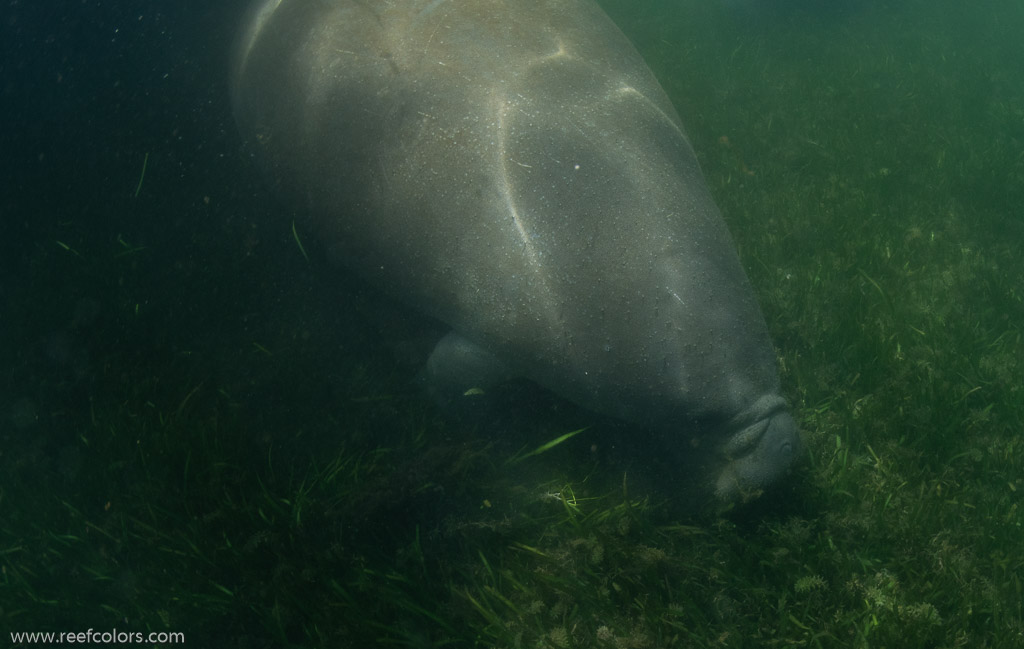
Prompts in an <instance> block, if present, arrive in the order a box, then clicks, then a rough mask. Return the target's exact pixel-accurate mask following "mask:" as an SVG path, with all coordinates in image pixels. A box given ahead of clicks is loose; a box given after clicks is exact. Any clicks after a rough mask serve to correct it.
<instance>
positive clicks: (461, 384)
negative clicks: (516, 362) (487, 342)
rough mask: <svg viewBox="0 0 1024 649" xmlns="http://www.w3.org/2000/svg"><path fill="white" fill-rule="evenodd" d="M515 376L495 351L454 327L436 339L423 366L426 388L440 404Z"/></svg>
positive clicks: (484, 390) (485, 389)
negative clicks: (435, 343)
mask: <svg viewBox="0 0 1024 649" xmlns="http://www.w3.org/2000/svg"><path fill="white" fill-rule="evenodd" d="M514 376H515V375H513V374H512V372H511V371H510V370H509V369H508V366H506V365H505V363H503V362H501V361H500V360H498V358H497V357H496V356H495V355H494V354H492V353H491V352H489V351H487V350H486V349H484V348H483V347H481V346H479V345H477V344H476V343H474V342H472V341H470V340H468V339H466V338H464V337H462V336H460V335H459V334H457V333H455V332H454V331H453V332H450V333H449V334H448V335H446V336H445V337H444V338H442V339H441V340H440V341H438V343H437V345H435V346H434V351H433V352H431V354H430V358H428V359H427V364H426V367H424V369H423V377H424V380H425V382H426V385H427V391H428V392H429V393H430V395H431V396H432V397H433V398H434V399H435V400H436V401H437V402H438V403H440V404H442V405H443V406H450V405H452V404H453V403H455V402H456V401H458V400H459V399H462V398H463V397H467V396H471V395H473V394H474V393H475V394H479V393H480V392H484V393H486V392H488V391H489V390H490V389H491V388H493V387H494V386H496V385H498V384H500V383H504V382H506V381H508V380H510V379H512V378H514Z"/></svg>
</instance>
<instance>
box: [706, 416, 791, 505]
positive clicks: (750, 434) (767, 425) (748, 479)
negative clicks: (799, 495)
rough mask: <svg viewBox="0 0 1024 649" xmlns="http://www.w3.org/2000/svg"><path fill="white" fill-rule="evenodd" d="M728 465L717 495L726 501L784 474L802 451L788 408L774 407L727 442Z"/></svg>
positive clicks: (754, 491) (720, 477)
mask: <svg viewBox="0 0 1024 649" xmlns="http://www.w3.org/2000/svg"><path fill="white" fill-rule="evenodd" d="M723 452H724V455H725V458H726V465H725V468H724V469H722V471H721V472H720V473H719V474H718V479H717V481H716V483H715V495H716V496H717V497H718V498H719V499H720V500H723V501H726V502H728V501H735V500H740V501H742V500H746V499H748V498H749V497H751V496H755V495H757V494H758V493H759V492H760V491H761V490H763V489H764V488H765V487H767V486H769V485H771V484H772V483H774V482H775V481H776V480H778V478H779V477H780V476H782V474H784V473H785V472H786V471H787V470H788V469H789V468H790V466H792V464H793V462H794V461H795V460H796V457H797V455H798V454H799V452H800V433H799V432H798V430H797V426H796V421H795V420H794V419H793V416H792V415H790V414H789V412H788V411H787V410H774V411H773V412H771V413H768V414H767V415H766V416H764V417H763V418H761V419H759V420H757V421H755V422H754V423H752V424H750V425H749V426H746V427H745V428H743V429H742V430H740V431H738V432H737V433H736V434H734V435H733V436H732V438H730V439H729V441H728V442H726V444H725V446H724V448H723Z"/></svg>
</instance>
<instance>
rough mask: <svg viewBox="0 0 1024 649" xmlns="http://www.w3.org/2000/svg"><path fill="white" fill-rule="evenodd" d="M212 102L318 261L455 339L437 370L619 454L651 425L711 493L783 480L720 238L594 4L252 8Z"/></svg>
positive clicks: (781, 439) (441, 350)
mask: <svg viewBox="0 0 1024 649" xmlns="http://www.w3.org/2000/svg"><path fill="white" fill-rule="evenodd" d="M233 86H234V87H233V91H234V100H235V111H236V115H237V118H238V121H239V123H240V126H241V130H242V133H243V135H244V137H245V138H246V139H247V140H248V143H249V145H250V147H251V148H252V149H253V151H254V154H255V155H256V157H257V158H258V159H259V160H260V161H261V162H262V163H263V164H264V165H265V166H266V170H267V172H268V176H267V177H268V178H270V179H271V180H272V182H273V183H274V184H275V185H276V186H277V189H279V190H280V191H282V192H283V193H284V194H285V195H286V196H290V197H291V199H292V200H293V201H295V202H297V203H299V204H300V205H301V206H302V207H304V208H305V211H306V213H308V214H309V215H310V218H312V219H313V220H314V221H315V226H312V227H315V228H316V230H317V231H318V233H319V236H321V237H322V238H323V240H324V241H325V242H326V245H327V246H328V248H329V249H330V250H331V251H332V253H334V254H336V255H337V257H338V258H339V259H340V260H342V262H343V263H344V264H345V265H347V266H350V267H351V268H353V269H355V270H357V271H358V272H360V273H362V274H363V275H364V276H366V277H368V278H369V279H370V280H371V281H373V282H374V283H376V284H377V285H379V286H380V287H382V288H383V289H385V290H387V291H389V292H391V293H392V294H393V295H395V296H397V297H400V298H402V299H404V300H406V301H407V302H410V303H411V304H413V305H414V306H416V307H418V308H419V309H421V310H422V311H424V312H425V313H428V314H430V315H432V316H434V317H436V318H438V319H440V320H441V321H443V322H445V323H447V324H448V325H450V326H451V327H452V330H453V332H454V333H453V334H452V335H451V336H449V337H448V338H447V339H446V341H442V344H440V345H439V347H438V350H437V351H436V352H435V354H434V356H433V357H432V358H431V367H433V368H435V370H436V371H432V373H433V374H434V375H435V376H437V377H439V378H440V379H442V380H445V381H452V380H453V379H452V377H453V376H455V377H458V376H459V375H460V372H462V370H463V369H465V372H462V373H463V374H465V375H466V376H465V379H464V385H465V386H466V387H471V386H473V385H474V384H476V383H477V382H478V381H492V382H493V381H497V380H500V379H502V378H507V377H508V376H522V377H526V378H529V379H531V380H533V381H536V382H537V383H539V384H541V385H543V386H545V387H547V388H548V389H550V390H552V391H554V392H556V393H558V394H560V395H562V396H564V397H566V398H568V399H570V400H573V401H575V402H577V403H579V404H581V405H583V406H585V407H587V408H589V409H592V410H594V411H597V412H601V413H606V414H610V415H613V416H615V417H619V418H621V419H624V420H626V421H629V422H634V423H636V424H639V425H640V426H638V432H637V435H638V443H642V441H639V440H642V439H643V438H642V435H643V433H642V432H641V429H642V428H644V427H646V428H649V429H656V430H657V431H660V433H661V437H662V438H665V439H668V440H669V444H670V445H671V446H672V449H671V451H672V452H675V453H678V454H679V456H680V457H681V458H683V457H686V458H687V459H688V462H687V466H692V467H697V469H696V470H699V471H700V472H706V473H707V475H706V476H704V477H703V478H702V481H703V483H704V484H706V487H707V489H708V490H709V491H713V492H714V493H715V494H717V496H719V497H720V498H722V499H726V500H728V499H735V498H739V497H746V496H749V495H751V494H753V493H756V492H758V491H759V490H760V489H761V488H763V487H765V486H767V485H768V484H770V483H771V482H772V481H774V480H775V479H776V478H777V477H778V476H779V475H780V474H782V473H783V472H785V471H786V469H787V468H788V467H789V466H790V464H791V463H792V461H793V459H794V458H795V456H796V454H797V450H798V448H799V436H798V434H797V429H796V425H795V423H794V421H793V419H792V417H791V416H790V415H789V413H788V411H787V409H786V406H785V404H784V402H783V401H782V399H781V397H780V396H779V381H778V376H777V370H776V365H775V358H774V352H773V349H772V346H771V342H770V341H769V338H768V334H767V329H766V327H765V324H764V320H763V318H762V316H761V313H760V309H759V308H758V305H757V302H756V300H755V297H754V294H753V291H752V289H751V287H750V285H749V283H748V281H747V279H746V276H745V275H744V273H743V270H742V268H741V266H740V263H739V260H738V258H737V256H736V253H735V250H734V247H733V243H732V241H731V238H730V236H729V233H728V231H727V230H726V227H725V224H724V223H723V221H722V218H721V216H720V215H719V212H718V209H717V208H716V207H715V205H714V203H713V202H712V200H711V196H710V195H709V193H708V189H707V187H706V185H705V183H704V180H703V177H702V175H701V172H700V169H699V167H698V164H697V160H696V158H695V156H694V153H693V150H692V149H691V147H690V144H689V142H688V140H687V138H686V135H685V134H684V132H683V128H682V124H681V122H680V120H679V117H678V116H677V115H676V112H675V109H674V108H673V107H672V104H671V103H670V102H669V100H668V98H667V97H666V96H665V94H664V92H663V91H662V90H661V88H660V86H659V85H658V83H657V81H655V79H654V77H653V75H652V74H651V72H650V70H649V69H648V68H647V66H646V65H645V64H644V62H643V60H642V59H641V58H640V56H639V54H638V53H637V52H636V50H635V49H634V48H633V46H632V45H631V44H630V43H629V41H628V40H627V39H626V38H625V37H624V36H623V35H622V33H621V32H620V31H619V30H618V29H617V28H616V27H615V26H614V25H613V24H612V23H611V21H610V20H609V19H608V18H607V17H606V16H605V15H604V13H602V11H601V10H600V9H599V8H598V7H597V6H596V5H595V4H593V2H591V1H590V0H322V1H318V2H314V1H312V0H270V1H269V2H268V1H264V2H262V3H261V4H260V5H259V6H258V7H257V8H255V9H254V10H253V12H252V14H251V17H250V20H249V23H248V25H247V26H246V29H245V30H244V33H243V35H242V37H241V39H240V45H239V53H238V59H237V62H236V65H235V71H234V79H233ZM453 368H454V371H453ZM429 369H430V368H428V370H429ZM652 437H653V436H652ZM694 460H696V461H694Z"/></svg>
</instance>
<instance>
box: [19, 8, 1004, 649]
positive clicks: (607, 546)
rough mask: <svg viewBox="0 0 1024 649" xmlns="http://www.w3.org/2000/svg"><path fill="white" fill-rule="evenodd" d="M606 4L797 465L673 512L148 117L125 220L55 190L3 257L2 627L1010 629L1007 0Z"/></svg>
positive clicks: (365, 633)
mask: <svg viewBox="0 0 1024 649" xmlns="http://www.w3.org/2000/svg"><path fill="white" fill-rule="evenodd" d="M606 4H607V6H608V10H609V12H610V14H611V15H612V17H613V18H614V19H615V20H616V21H617V22H618V23H619V24H620V25H622V27H623V29H624V30H625V31H626V32H627V34H628V35H629V36H630V37H631V38H632V39H633V40H634V41H635V42H636V43H637V45H638V47H639V49H640V50H641V52H642V53H643V54H644V56H645V58H646V59H647V61H648V62H649V63H650V64H651V66H652V68H653V69H654V71H655V73H656V74H657V75H658V77H659V79H660V80H661V81H662V83H663V85H664V86H665V88H666V91H667V92H668V93H669V95H670V96H671V97H672V99H673V101H675V102H676V103H677V105H678V106H679V110H680V113H681V114H682V116H683V119H684V121H685V122H686V125H687V128H688V131H689V133H690V136H691V138H692V141H693V144H694V148H695V149H696V150H697V152H698V155H699V156H700V158H701V163H702V165H703V167H704V171H705V174H706V175H707V178H708V183H709V186H710V187H711V189H712V191H713V193H714V194H715V198H716V201H717V202H718V204H719V206H720V207H721V208H722V211H723V214H724V216H725V218H726V219H727V221H728V222H729V225H730V228H731V230H732V232H733V235H734V237H735V239H736V242H737V245H738V248H739V250H740V254H741V258H742V260H743V263H744V266H745V268H746V270H747V272H748V274H749V276H750V279H751V281H752V283H753V284H754V286H755V288H756V289H757V291H758V293H759V298H760V300H761V304H762V308H763V310H764V313H765V317H766V319H767V321H768V324H769V327H770V329H771V332H772V337H773V340H774V342H775V345H776V347H777V349H778V354H779V359H780V364H781V368H782V377H783V385H784V386H785V388H786V390H787V397H788V398H789V399H790V401H791V403H792V404H793V406H794V411H795V416H796V417H797V419H798V421H799V423H800V424H801V428H802V431H803V434H804V440H805V442H806V458H805V459H804V461H803V462H802V463H801V464H800V465H799V467H798V468H797V469H796V470H795V471H794V475H793V476H792V477H791V479H790V480H789V481H788V482H787V483H786V484H784V485H781V486H780V488H779V489H778V490H776V491H774V492H772V493H769V494H765V496H764V497H763V498H761V499H760V500H757V501H754V502H752V503H747V504H743V505H737V506H733V507H724V508H718V509H714V508H712V509H706V510H702V511H699V512H696V513H694V512H690V511H683V510H684V509H685V508H684V507H683V506H682V505H684V504H685V503H680V502H679V501H680V500H681V499H685V497H684V496H683V495H681V491H680V490H679V489H676V487H677V486H678V484H677V483H676V481H675V480H673V478H672V475H671V472H670V471H656V472H650V471H648V467H649V463H655V462H656V456H657V449H654V448H639V449H628V450H624V449H622V448H621V445H622V444H623V440H627V442H628V440H629V439H630V438H629V437H628V435H626V434H624V433H623V431H621V430H615V431H610V430H609V427H610V425H609V424H607V422H601V421H599V420H596V419H595V418H594V417H592V416H591V415H589V414H587V413H584V412H581V411H579V410H578V409H575V408H573V407H571V406H567V405H566V404H562V403H560V402H557V401H556V400H553V399H550V398H546V397H543V395H537V394H536V393H535V392H531V391H530V390H529V388H524V387H523V386H518V387H513V388H512V391H513V392H515V391H517V390H518V391H519V394H513V395H511V396H509V397H508V398H507V399H504V400H503V404H504V405H506V406H511V407H510V408H507V410H513V411H516V410H518V411H517V412H513V413H512V414H509V413H508V412H502V410H506V409H505V408H495V409H494V410H489V411H487V412H485V413H484V416H483V417H481V418H479V419H476V420H473V419H469V420H466V421H462V420H451V419H446V418H444V417H442V416H441V414H440V413H439V412H438V411H437V409H436V408H435V407H434V406H433V405H432V404H431V403H430V402H429V401H428V400H427V399H426V398H424V397H423V396H422V395H421V394H420V393H419V392H418V390H417V388H416V386H415V385H414V381H413V377H414V376H415V373H416V371H417V370H418V368H419V365H420V363H421V362H422V360H423V359H424V357H425V355H426V353H427V352H428V351H429V349H430V342H432V340H431V339H430V335H431V334H432V332H429V331H428V333H426V334H425V333H423V328H424V323H422V322H420V321H417V320H415V317H414V316H411V315H410V314H408V313H407V312H406V311H404V310H402V309H401V308H400V307H397V306H395V305H393V304H390V303H388V302H386V301H384V300H383V299H381V298H380V297H379V296H377V295H376V294H375V293H374V292H373V291H371V290H370V289H369V288H367V287H365V286H362V285H361V284H359V283H358V282H355V281H352V282H351V283H349V284H346V285H343V286H339V285H338V283H339V280H338V279H337V274H336V270H335V269H334V267H333V266H332V265H331V264H330V263H329V262H328V261H327V260H326V256H327V255H326V254H325V252H324V251H323V250H319V249H317V248H316V246H315V243H314V242H312V241H310V238H309V237H304V236H302V235H303V234H304V233H303V232H302V230H301V227H300V228H299V229H296V226H295V225H294V223H293V222H292V221H291V219H274V218H271V216H270V215H269V212H270V211H271V210H272V209H275V208H273V207H272V206H265V205H260V204H259V203H258V201H257V200H250V201H249V202H247V203H244V204H243V205H242V206H241V207H240V206H239V203H238V200H239V199H238V197H237V196H229V195H221V194H217V193H216V191H210V190H209V189H205V188H204V189H203V190H202V191H198V190H197V191H193V192H191V193H189V192H181V191H177V190H176V191H171V185H169V184H168V181H167V180H166V179H167V175H168V174H170V172H169V171H168V167H169V166H170V165H169V164H168V160H167V159H166V156H165V155H162V154H161V152H160V151H159V150H152V151H151V152H149V153H147V150H146V149H140V150H139V151H138V152H137V155H136V156H135V157H134V158H133V159H132V165H133V166H131V167H130V168H129V167H127V166H126V167H125V168H126V172H125V174H126V175H125V178H124V190H123V193H124V194H125V200H124V202H123V203H119V204H116V205H114V206H112V207H109V208H108V207H107V206H103V207H102V208H99V207H97V208H94V209H97V210H99V209H110V210H114V211H117V212H118V213H117V214H115V215H114V216H112V217H111V218H112V219H114V220H115V222H116V227H114V226H112V227H111V228H110V229H109V230H107V229H102V228H96V227H95V225H94V224H95V222H91V221H89V220H87V219H84V218H75V215H77V214H79V212H77V211H75V210H78V209H79V208H78V207H77V204H78V201H71V199H69V202H74V203H75V205H76V207H75V208H74V210H72V209H71V208H69V209H68V213H69V214H70V215H71V216H68V215H62V216H59V217H57V216H55V217H54V218H53V220H52V223H50V222H47V223H48V225H45V226H43V225H40V226H38V228H39V229H38V230H36V231H34V232H33V234H34V236H35V239H34V240H33V244H32V245H30V246H27V247H26V248H25V249H24V250H23V251H21V252H20V253H19V257H18V261H17V263H18V264H19V266H18V268H20V269H21V270H23V271H24V272H25V277H27V278H28V281H24V282H7V283H5V284H4V285H3V286H2V287H0V288H2V289H3V293H4V299H5V301H6V303H5V304H4V306H3V309H4V311H3V313H2V314H0V315H2V317H3V320H2V321H0V322H2V325H3V326H2V327H0V368H2V374H0V628H2V631H3V633H5V634H6V633H8V632H11V631H22V630H24V631H33V630H38V631H79V630H85V629H88V628H96V629H106V628H114V627H116V628H118V629H128V630H142V631H149V630H155V631H179V632H183V633H184V634H185V637H186V642H187V643H189V644H192V645H196V646H211V647H212V646H217V647H225V648H231V647H237V648H243V647H325V646H330V647H366V646H377V645H389V646H404V647H481V648H484V647H486V648H500V649H518V648H530V649H533V648H545V649H553V648H558V649H561V648H570V647H601V648H604V647H607V648H615V649H622V648H627V649H633V648H635V649H645V648H648V647H650V648H660V647H700V648H705V647H822V648H825V647H865V648H866V647H901V648H902V647H907V648H915V647H920V648H922V649H923V648H953V647H971V648H975V647H984V648H999V649H1003V648H1019V647H1022V646H1024V592H1022V579H1024V543H1022V542H1021V539H1022V538H1024V527H1022V526H1024V512H1022V507H1021V503H1022V494H1024V367H1022V362H1024V361H1022V360H1021V359H1024V340H1022V325H1024V250H1022V248H1024V213H1022V207H1021V206H1022V205H1024V156H1022V155H1021V152H1022V151H1024V68H1021V66H1019V65H1016V64H1014V63H1013V62H1016V61H1020V60H1022V59H1024V57H1022V56H1021V55H1022V52H1021V44H1020V42H1019V38H1018V37H1017V36H1016V34H1018V33H1019V28H1020V27H1021V26H1022V25H1024V15H1022V10H1021V8H1020V7H1018V6H1016V5H1014V4H1012V3H1008V2H1007V3H999V4H992V5H990V6H988V7H987V8H986V9H984V10H982V9H978V8H976V7H973V8H972V7H959V6H957V5H954V4H952V3H945V2H929V3H924V2H920V3H917V2H911V3H902V4H901V5H900V6H898V7H893V6H889V5H887V4H885V3H867V2H865V3H863V4H862V5H859V6H858V7H857V8H856V9H852V8H851V9H850V10H849V11H847V12H845V13H843V14H842V15H839V16H837V15H835V14H829V15H827V16H824V15H815V14H813V13H810V12H794V13H786V14H785V15H783V16H779V17H777V18H776V19H775V20H776V22H766V21H770V20H772V19H771V17H770V16H766V15H765V14H763V13H761V14H758V17H757V18H758V19H757V21H752V22H743V20H742V17H741V18H737V17H736V15H735V14H733V13H730V11H732V9H731V8H730V7H728V6H723V5H713V4H711V3H693V6H691V4H689V3H688V4H686V5H685V8H683V9H680V8H679V7H678V6H677V5H674V4H673V5H671V6H669V5H663V4H645V5H644V6H643V7H639V8H638V7H636V6H635V4H634V3H629V2H626V1H625V0H621V1H617V2H609V3H606ZM807 4H808V3H803V4H802V5H801V6H805V5H807ZM847 6H850V5H849V3H848V4H847ZM238 173H239V174H240V176H239V177H244V174H243V172H242V171H238ZM143 178H144V179H145V182H143ZM216 184H218V185H220V186H227V185H226V183H224V182H223V181H220V182H218V183H216ZM175 201H177V202H175ZM26 210H28V208H26ZM243 213H244V215H245V216H244V217H243V216H239V215H240V214H243ZM181 214H186V215H187V217H182V216H181ZM140 215H146V220H141V219H140ZM182 219H184V223H186V224H187V226H182V227H183V229H185V230H187V232H188V235H187V237H185V238H183V239H176V240H173V241H171V240H168V239H165V238H162V237H161V236H157V235H155V234H153V233H152V232H151V231H148V230H146V227H149V228H154V227H158V226H155V225H153V224H154V223H161V224H173V223H175V222H176V220H178V221H181V220H182ZM268 223H277V224H283V225H282V226H281V227H280V228H277V229H272V228H271V227H270V226H268V225H266V224H268ZM257 224H259V225H257ZM159 227H168V228H170V227H172V225H164V226H159ZM10 263H13V262H10ZM40 296H46V297H45V298H41V297H40ZM427 327H428V329H429V325H427ZM588 426H589V428H587V427H588ZM584 428H586V430H582V431H581V432H578V431H580V429H584ZM572 432H577V434H575V435H573V436H571V437H567V438H566V439H564V440H562V441H560V443H557V444H553V445H551V446H550V448H546V449H544V450H543V451H542V452H534V451H535V450H539V449H541V448H542V447H543V446H544V445H545V444H546V443H549V442H552V441H554V440H558V439H559V438H560V437H562V436H563V435H566V434H568V433H572ZM620 456H623V457H620ZM5 641H6V639H5Z"/></svg>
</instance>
